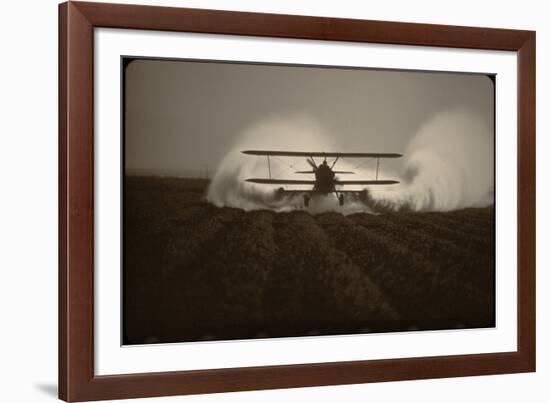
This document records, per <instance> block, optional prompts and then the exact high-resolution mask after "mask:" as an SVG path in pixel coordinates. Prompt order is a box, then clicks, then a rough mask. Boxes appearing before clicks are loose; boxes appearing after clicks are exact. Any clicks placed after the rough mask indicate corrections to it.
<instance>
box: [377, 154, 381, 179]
mask: <svg viewBox="0 0 550 403" xmlns="http://www.w3.org/2000/svg"><path fill="white" fill-rule="evenodd" d="M379 167H380V158H377V159H376V180H378V168H379Z"/></svg>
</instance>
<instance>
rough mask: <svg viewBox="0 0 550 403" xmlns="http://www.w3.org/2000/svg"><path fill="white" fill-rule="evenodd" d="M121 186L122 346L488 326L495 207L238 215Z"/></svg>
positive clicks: (186, 182)
mask: <svg viewBox="0 0 550 403" xmlns="http://www.w3.org/2000/svg"><path fill="white" fill-rule="evenodd" d="M207 185H208V182H207V181H206V180H201V179H173V178H144V177H141V178H139V177H127V178H126V189H125V231H124V248H125V250H124V252H125V253H124V281H123V285H124V303H125V305H124V308H123V318H124V319H123V320H124V343H125V344H141V343H159V342H177V341H193V340H220V339H221V340H227V339H244V338H260V337H283V336H302V335H319V334H347V333H367V332H387V331H400V330H423V329H453V328H470V327H492V326H494V320H495V319H494V318H495V310H494V300H495V259H494V256H495V253H494V252H495V244H494V235H495V233H494V209H493V208H492V207H490V208H483V209H472V208H470V209H465V210H460V211H454V212H449V213H386V214H383V215H378V216H377V215H369V214H363V213H359V214H352V215H348V216H343V215H341V214H338V213H325V214H320V215H317V216H312V215H310V214H308V213H306V212H302V211H294V212H290V213H275V212H272V211H253V212H244V211H242V210H239V209H234V208H217V207H214V206H213V205H211V204H208V203H207V202H205V201H204V191H205V189H206V186H207Z"/></svg>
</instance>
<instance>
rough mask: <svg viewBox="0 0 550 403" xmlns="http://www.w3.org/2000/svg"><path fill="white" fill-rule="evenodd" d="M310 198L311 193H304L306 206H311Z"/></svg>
mask: <svg viewBox="0 0 550 403" xmlns="http://www.w3.org/2000/svg"><path fill="white" fill-rule="evenodd" d="M309 200H310V197H309V195H304V206H305V207H308V206H309Z"/></svg>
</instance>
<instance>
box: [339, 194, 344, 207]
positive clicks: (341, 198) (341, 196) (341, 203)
mask: <svg viewBox="0 0 550 403" xmlns="http://www.w3.org/2000/svg"><path fill="white" fill-rule="evenodd" d="M338 203H339V204H340V206H343V205H344V195H343V194H342V193H340V194H339V195H338Z"/></svg>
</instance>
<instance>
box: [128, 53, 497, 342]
mask: <svg viewBox="0 0 550 403" xmlns="http://www.w3.org/2000/svg"><path fill="white" fill-rule="evenodd" d="M121 67H122V74H123V100H122V105H121V107H122V111H123V125H122V130H123V136H122V139H123V140H122V141H123V147H122V150H123V151H122V153H123V155H122V161H123V170H122V172H123V181H122V183H123V186H122V187H123V189H122V199H123V202H122V208H123V215H122V228H123V231H122V232H123V234H122V242H123V244H122V245H123V246H122V247H123V253H122V256H123V257H122V267H123V274H122V275H123V281H122V287H123V304H122V321H123V323H122V329H123V332H122V339H123V340H122V343H123V344H124V345H136V344H154V343H174V342H198V341H212V340H246V339H261V338H276V337H300V336H326V335H349V334H366V333H382V332H405V331H406V332H411V331H428V330H432V331H434V330H438V331H444V330H452V329H467V328H490V327H494V326H495V170H494V164H495V147H494V145H495V77H494V76H491V75H484V74H469V73H452V72H437V71H433V72H432V71H405V70H391V69H385V70H383V69H368V68H358V67H346V66H342V67H340V66H316V65H282V64H281V65H278V64H261V63H247V62H228V61H213V60H177V59H154V58H132V57H125V58H123V59H122V66H121Z"/></svg>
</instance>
